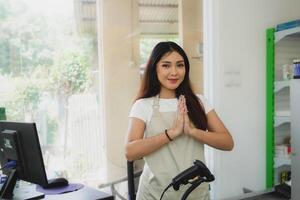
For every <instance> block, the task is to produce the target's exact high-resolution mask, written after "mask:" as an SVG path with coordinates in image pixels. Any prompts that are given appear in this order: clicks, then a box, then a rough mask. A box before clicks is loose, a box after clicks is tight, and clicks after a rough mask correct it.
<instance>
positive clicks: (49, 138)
mask: <svg viewBox="0 0 300 200" xmlns="http://www.w3.org/2000/svg"><path fill="white" fill-rule="evenodd" d="M95 10H96V0H74V1H73V0H64V1H60V0H48V1H39V0H7V1H0V82H1V84H0V107H5V108H6V112H7V120H9V121H33V122H36V123H37V127H38V132H39V138H40V143H41V145H42V150H43V155H44V162H45V165H46V169H51V171H53V172H54V173H56V174H57V175H59V176H66V177H67V178H69V179H71V180H78V181H79V180H80V181H81V180H84V183H85V184H90V185H93V183H94V181H95V184H96V180H97V181H99V177H98V176H97V174H100V173H99V171H101V170H102V168H103V150H102V134H101V132H102V131H101V127H100V124H101V123H100V122H101V117H100V114H99V112H100V106H101V105H100V104H99V99H100V98H99V96H100V95H101V94H100V92H99V91H100V90H99V80H98V79H99V73H98V72H99V70H98V56H97V32H96V30H97V28H96V24H97V23H96V11H95Z"/></svg>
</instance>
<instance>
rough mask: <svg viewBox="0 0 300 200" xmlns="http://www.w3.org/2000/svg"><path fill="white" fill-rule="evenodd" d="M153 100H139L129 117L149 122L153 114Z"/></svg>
mask: <svg viewBox="0 0 300 200" xmlns="http://www.w3.org/2000/svg"><path fill="white" fill-rule="evenodd" d="M152 105H153V98H143V99H138V100H136V101H135V102H134V104H133V105H132V107H131V110H130V113H129V117H135V118H139V119H141V120H143V121H144V122H147V121H148V120H149V114H150V115H151V113H152Z"/></svg>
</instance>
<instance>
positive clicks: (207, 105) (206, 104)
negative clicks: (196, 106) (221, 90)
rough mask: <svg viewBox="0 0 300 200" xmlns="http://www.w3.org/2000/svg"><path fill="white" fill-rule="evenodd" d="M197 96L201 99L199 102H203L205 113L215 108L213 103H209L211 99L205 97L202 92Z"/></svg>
mask: <svg viewBox="0 0 300 200" xmlns="http://www.w3.org/2000/svg"><path fill="white" fill-rule="evenodd" d="M196 96H197V97H198V99H199V102H200V103H201V105H202V106H203V107H204V110H205V113H206V114H207V113H209V112H210V111H211V110H213V107H212V105H211V104H210V103H209V101H208V100H207V98H205V97H204V96H203V95H202V94H196Z"/></svg>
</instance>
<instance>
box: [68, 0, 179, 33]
mask: <svg viewBox="0 0 300 200" xmlns="http://www.w3.org/2000/svg"><path fill="white" fill-rule="evenodd" d="M96 1H97V0H74V10H75V17H76V23H77V27H78V29H79V32H80V33H86V32H92V33H96V24H97V23H96V16H97V13H96V4H97V3H96ZM138 9H139V12H138V13H139V26H140V27H139V29H140V31H141V34H142V35H146V36H147V35H177V34H178V0H138Z"/></svg>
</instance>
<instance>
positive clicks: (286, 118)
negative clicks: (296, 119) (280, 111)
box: [274, 116, 291, 127]
mask: <svg viewBox="0 0 300 200" xmlns="http://www.w3.org/2000/svg"><path fill="white" fill-rule="evenodd" d="M290 122H291V117H290V116H275V118H274V127H278V126H280V125H282V124H284V123H290Z"/></svg>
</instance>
